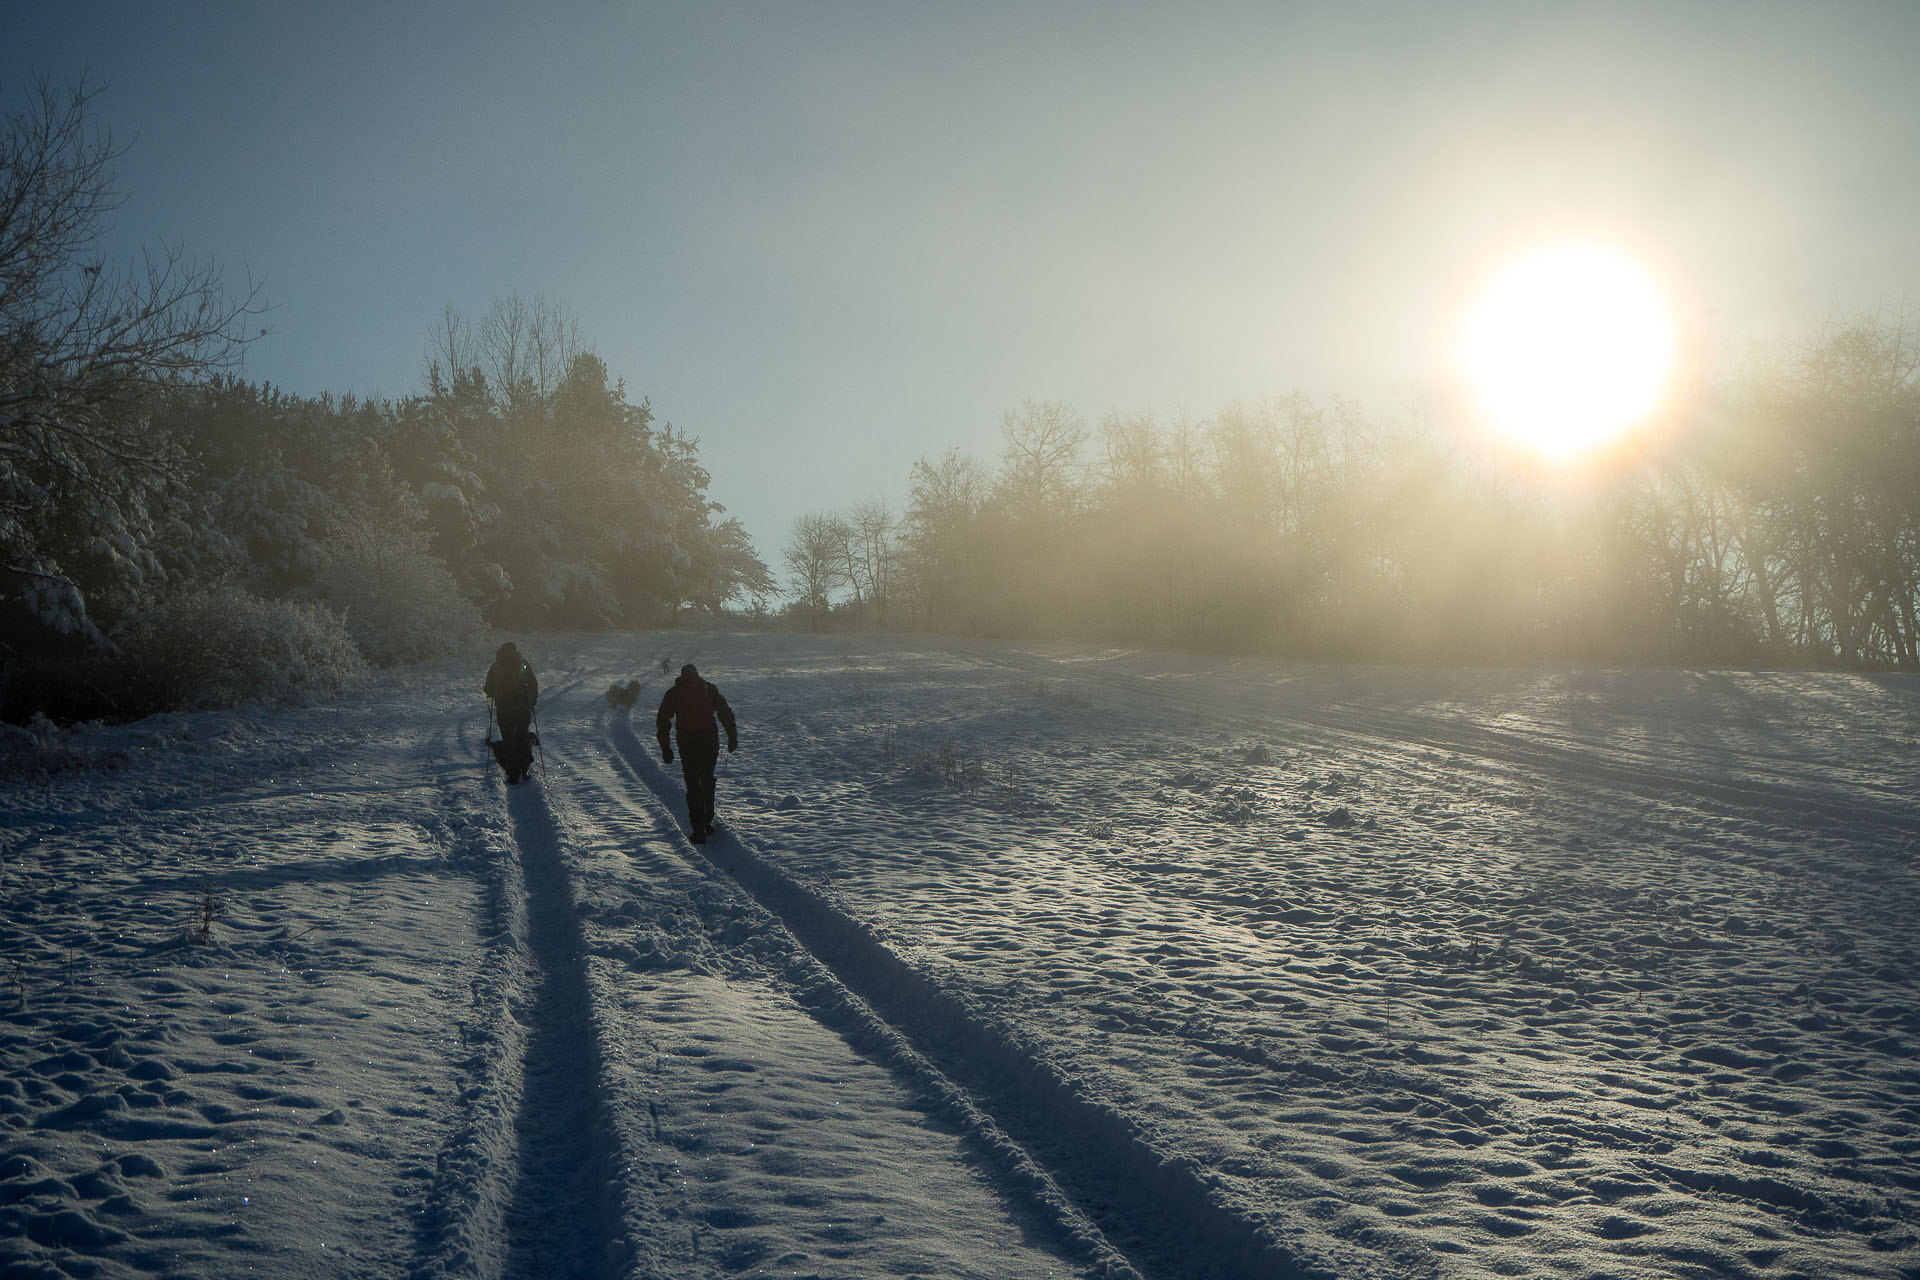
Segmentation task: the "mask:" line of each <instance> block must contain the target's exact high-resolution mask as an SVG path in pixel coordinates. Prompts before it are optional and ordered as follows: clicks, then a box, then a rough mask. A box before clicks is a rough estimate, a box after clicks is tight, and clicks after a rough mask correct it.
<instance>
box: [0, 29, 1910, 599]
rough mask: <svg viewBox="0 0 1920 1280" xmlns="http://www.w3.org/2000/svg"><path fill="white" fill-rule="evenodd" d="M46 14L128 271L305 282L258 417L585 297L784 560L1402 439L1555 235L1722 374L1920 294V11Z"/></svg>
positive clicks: (635, 381) (11, 78)
mask: <svg viewBox="0 0 1920 1280" xmlns="http://www.w3.org/2000/svg"><path fill="white" fill-rule="evenodd" d="M538 8H539V9H540V10H546V9H547V8H548V6H539V7H538ZM9 9H10V12H9V14H8V17H7V19H6V24H5V25H6V27H7V33H6V36H5V38H4V41H0V93H4V96H5V98H6V100H7V103H8V106H9V107H10V108H11V107H15V106H17V105H18V104H19V103H20V101H21V92H22V90H23V89H24V87H25V83H26V80H27V78H28V77H29V76H30V75H32V74H34V73H37V72H45V73H48V74H50V75H52V76H53V77H54V78H56V79H57V80H70V79H72V78H74V77H76V76H77V75H79V74H80V73H81V72H82V70H85V71H86V73H87V74H88V76H89V78H90V80H91V81H92V82H94V83H96V84H98V85H101V86H103V87H104V92H103V93H102V94H101V96H100V98H99V100H98V108H99V113H100V117H101V119H102V120H103V121H104V122H105V123H106V124H108V125H109V126H111V128H112V129H113V131H114V133H115V136H116V139H117V140H118V141H120V142H123V143H128V144H131V150H130V152H129V154H128V155H127V157H126V159H125V160H124V161H123V162H122V164H121V166H120V177H121V183H122V186H123V187H124V188H125V189H126V191H127V192H128V194H129V197H130V198H129V199H128V201H127V203H126V205H125V207H124V208H123V210H122V211H121V212H120V214H119V215H118V217H117V219H116V225H117V228H118V232H119V234H120V235H122V236H123V237H125V238H126V240H127V241H128V242H129V243H131V242H133V241H136V240H146V241H154V240H158V239H162V238H165V239H169V240H171V239H174V238H179V239H182V240H184V241H185V243H186V245H187V248H188V249H189V251H190V252H192V253H195V254H198V255H202V256H206V257H211V258H213V259H215V260H216V261H218V262H219V263H220V264H222V266H223V267H224V269H225V270H226V272H227V273H228V276H229V278H230V279H231V280H235V281H238V280H241V279H244V277H245V275H246V273H247V272H248V271H249V270H251V272H252V273H253V274H254V275H255V276H257V277H264V278H265V281H266V293H267V296H268V298H269V300H270V301H271V302H272V304H273V306H274V311H273V313H272V316H271V320H270V323H271V325H272V326H273V330H274V332H273V333H272V335H271V336H269V337H268V338H266V339H264V340H262V341H261V342H260V343H258V344H257V346H256V347H255V348H254V350H253V352H252V354H251V355H250V357H249V359H248V364H247V368H246V373H247V375H248V376H249V377H251V378H254V379H257V380H266V381H271V382H273V383H275V384H278V385H280V386H282V387H285V388H286V389H288V390H291V391H295V392H300V393H318V392H321V391H335V392H340V391H357V392H361V393H372V394H380V395H388V396H401V395H406V394H409V393H411V392H413V391H416V390H418V389H420V387H421V385H422V380H423V379H422V370H423V352H424V350H425V346H426V340H427V334H428V331H429V329H430V328H431V327H432V326H433V324H434V323H435V322H436V321H437V320H438V319H439V317H440V315H441V312H442V308H443V307H445V306H446V305H448V304H451V305H452V306H453V307H455V308H456V309H457V310H460V311H462V312H464V313H466V314H468V315H470V316H474V317H477V316H479V315H480V314H481V313H483V312H484V311H485V310H486V309H487V307H488V305H489V304H490V303H491V302H492V301H493V300H494V299H495V298H498V297H501V296H504V295H507V294H511V293H515V292H529V293H530V292H533V291H536V290H538V291H543V292H544V293H546V294H547V295H548V296H549V297H550V298H553V299H555V300H557V301H560V302H563V303H565V304H567V305H569V306H570V307H572V308H573V309H574V311H576V312H577V313H578V315H579V317H580V319H581V322H582V326H583V328H584V330H585V332H586V334H587V336H588V337H589V339H590V340H591V342H592V344H593V346H594V348H595V349H596V350H597V351H598V352H599V353H600V354H601V356H602V357H604V358H605V359H606V361H607V363H608V365H609V366H610V367H611V369H612V370H613V371H614V373H615V374H617V375H619V376H622V377H624V378H625V379H626V382H627V386H628V389H629V392H630V394H631V395H632V396H633V398H634V399H636V400H637V399H639V398H640V397H641V396H646V397H649V398H650V399H651V400H652V403H653V406H654V409H655V411H656V412H657V413H658V415H659V416H660V417H661V418H663V419H665V420H668V421H671V422H673V423H674V424H675V425H677V426H679V427H681V428H683V429H685V430H687V431H688V432H690V433H691V434H693V435H695V436H698V437H699V438H700V440H701V442H702V456H703V458H704V459H705V461H706V463H707V465H708V467H709V468H710V469H711V471H712V472H713V475H714V482H713V486H712V494H713V496H714V497H715V498H716V499H717V500H718V501H720V502H722V503H724V504H725V505H726V506H727V507H728V508H729V510H730V511H731V512H733V513H734V514H737V515H739V516H740V517H741V518H742V519H743V520H744V521H745V522H746V524H747V526H748V528H749V530H751V531H752V532H753V534H754V535H755V538H756V541H757V543H758V545H759V549H760V551H761V554H762V555H763V556H764V557H765V558H767V559H768V560H769V561H770V562H773V563H776V566H777V561H778V555H779V550H780V546H781V544H782V543H783V542H784V540H785V536H786V531H787V528H788V526H789V525H790V523H791V522H792V520H793V518H794V517H795V516H797V515H799V514H801V513H803V512H805V511H810V510H834V509H844V508H845V507H847V506H849V505H851V504H852V503H854V502H856V501H859V500H860V499H862V498H866V497H870V496H873V495H875V494H884V495H886V496H887V497H888V498H889V499H890V500H892V501H894V502H895V504H896V506H898V504H899V502H900V500H901V498H902V497H903V495H904V492H905V488H906V483H907V472H908V469H909V467H910V466H911V465H912V463H913V461H914V460H915V459H916V458H918V457H922V456H936V455H938V454H939V453H941V452H943V451H944V450H945V449H946V448H947V447H949V446H951V445H958V446H960V447H962V448H964V449H966V450H967V451H969V452H971V453H974V454H975V455H976V456H978V457H980V458H981V459H982V460H983V461H991V460H992V459H994V458H995V457H996V456H997V454H998V448H999V437H998V423H999V420H1000V416H1001V414H1002V413H1004V412H1006V411H1007V410H1010V409H1016V408H1018V406H1019V405H1020V403H1021V401H1023V400H1026V399H1035V400H1042V399H1051V400H1061V401H1065V402H1067V403H1069V404H1071V405H1073V406H1074V407H1076V408H1077V409H1079V410H1080V411H1081V412H1082V413H1083V414H1084V415H1085V416H1086V417H1087V418H1088V419H1089V420H1090V421H1093V420H1097V419H1098V418H1099V417H1100V416H1101V415H1103V414H1105V413H1107V412H1109V411H1111V410H1116V409H1119V410H1135V409H1142V408H1152V409H1155V410H1158V411H1161V412H1163V413H1168V414H1171V413H1172V412H1175V411H1177V410H1181V409H1184V410H1186V411H1187V412H1188V413H1189V414H1192V415H1202V414H1206V413H1209V412H1211V411H1213V410H1215V409H1217V408H1219V407H1220V406H1221V405H1222V404H1224V403H1226V402H1227V401H1229V400H1232V399H1236V398H1238V399H1242V400H1249V401H1251V400H1257V399H1260V398H1263V397H1267V396H1271V395H1277V394H1282V393H1285V392H1287V391H1289V390H1291V389H1295V388H1298V389H1300V390H1304V391H1308V392H1310V393H1314V394H1317V395H1327V394H1332V393H1341V394H1345V395H1347V396H1349V397H1351V398H1355V399H1358V400H1360V401H1362V402H1363V403H1367V404H1371V405H1375V406H1380V407H1382V408H1383V409H1390V408H1391V407H1392V406H1393V405H1394V404H1395V403H1399V402H1404V400H1405V399H1406V397H1408V396H1410V395H1412V394H1416V393H1419V392H1420V391H1422V390H1423V389H1428V388H1431V387H1432V386H1433V385H1435V383H1436V381H1437V380H1442V379H1444V378H1446V377H1448V376H1449V370H1450V361H1451V352H1452V346H1453V343H1454V335H1455V331H1456V327H1457V325H1458V320H1459V315H1460V312H1461V310H1462V309H1463V308H1464V306H1465V305H1466V302H1467V300H1468V294H1469V291H1470V289H1471V287H1472V285H1473V283H1474V282H1475V281H1476V280H1477V279H1479V278H1481V277H1482V276H1483V275H1484V274H1485V273H1486V272H1487V271H1488V270H1489V269H1490V267H1491V265H1492V264H1493V263H1495V262H1497V261H1498V260H1499V259H1500V256H1501V255H1502V254H1504V253H1509V252H1511V251H1513V250H1516V249H1518V248H1520V247H1522V246H1524V245H1526V244H1529V243H1532V242H1533V241H1535V240H1537V239H1540V238H1544V237H1548V236H1552V235H1557V234H1563V233H1583V234H1592V233H1595V232H1599V233H1603V234H1606V235H1609V236H1612V237H1615V238H1618V239H1619V240H1620V241H1621V242H1622V243H1624V244H1626V245H1628V246H1629V247H1631V248H1632V249H1634V250H1635V251H1636V252H1638V253H1640V254H1642V255H1644V257H1645V259H1646V260H1647V261H1648V262H1649V263H1650V264H1652V265H1653V266H1654V267H1655V269H1656V270H1657V271H1659V272H1660V273H1662V278H1663V280H1664V281H1665V283H1666V286H1667V287H1668V288H1669V289H1670V290H1672V291H1673V292H1674V294H1675V295H1676V296H1677V297H1679V298H1681V299H1682V300H1683V301H1684V304H1685V306H1686V308H1687V311H1688V315H1689V317H1690V323H1693V324H1694V325H1695V326H1696V327H1697V328H1698V330H1699V331H1700V332H1701V333H1702V334H1703V335H1704V336H1705V337H1706V338H1707V339H1708V341H1709V342H1710V343H1712V344H1715V345H1718V346H1721V347H1737V346H1740V345H1743V344H1745V343H1747V342H1749V341H1751V340H1756V339H1759V340H1772V339H1782V338H1793V337H1801V336H1805V335H1807V334H1809V333H1811V332H1812V331H1813V330H1815V329H1816V328H1817V327H1818V326H1819V325H1820V324H1821V323H1822V322H1823V321H1825V320H1827V319H1829V318H1831V317H1833V316H1834V315H1835V314H1837V313H1840V312H1845V311H1849V310H1858V309H1862V308H1873V307H1875V306H1879V305H1882V304H1898V303H1899V302H1900V301H1901V300H1902V299H1903V298H1910V297H1911V296H1913V294H1914V292H1915V291H1916V290H1920V164H1916V159H1920V76H1916V75H1914V74H1913V71H1912V65H1913V60H1914V58H1915V55H1916V54H1920V4H1915V3H1911V2H1903V3H1889V4H1885V5H1848V4H1836V3H1827V2H1821V3H1808V4H1803V5H1774V4H1765V3H1757V2H1754V0H1742V2H1740V3H1726V4H1693V5H1688V4H1677V3H1663V4H1649V5H1644V6H1637V5H1630V4H1608V5H1594V6H1566V7H1564V8H1556V7H1555V6H1550V5H1545V4H1512V5H1491V4H1482V5H1470V4H1454V3H1446V4H1429V3H1408V4H1343V5H1335V4H1331V3H1329V4H1311V5H1298V6H1289V5H1282V4H1277V3H1269V4H1258V5H1248V6H1244V7H1238V6H1236V7H1219V6H1208V5H1203V4H1193V3H1181V4H1178V5H1173V4H1167V5H1132V4H1101V5H1081V4H1044V3H1019V4H1011V5H1004V6H1003V5H978V4H965V3H954V4H935V3H914V4H884V5H883V4H878V3H875V4H859V5H851V4H826V3H778V4H773V3H768V4H726V3H719V4H685V5H668V4H638V3H623V4H613V3H602V4H559V5H555V6H552V7H551V9H552V11H551V12H546V11H540V12H535V11H534V10H535V6H523V5H478V4H451V3H448V4H408V3H393V2H391V0H387V2H382V3H377V4H364V5H361V4H346V3H335V2H332V0H330V2H329V3H327V4H316V5H282V4H272V5H256V4H251V3H234V4H227V5H200V4H188V3H179V2H177V0H176V2H170V3H166V4H157V3H146V2H142V3H124V4H105V3H86V2H84V0H75V2H71V3H58V4H34V5H24V4H23V5H19V6H9Z"/></svg>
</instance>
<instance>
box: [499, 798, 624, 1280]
mask: <svg viewBox="0 0 1920 1280" xmlns="http://www.w3.org/2000/svg"><path fill="white" fill-rule="evenodd" d="M507 807H508V810H509V811H510V812H511V814H512V816H513V832H514V844H515V847H516V848H517V849H518V851H519V854H520V865H521V868H522V870H523V871H524V873H525V876H526V903H527V945H528V949H529V951H530V953H531V954H530V955H529V957H528V961H529V964H530V966H531V968H532V970H533V973H532V975H531V976H530V981H529V984H528V985H529V987H530V988H531V990H530V991H529V992H528V993H527V994H526V995H524V996H523V997H522V1001H523V1003H522V1005H521V1007H520V1008H517V1009H516V1010H515V1016H516V1017H517V1018H518V1019H519V1020H520V1021H521V1022H522V1023H524V1024H525V1026H526V1027H527V1035H528V1042H527V1046H526V1050H525V1058H524V1070H525V1080H524V1083H523V1085H522V1089H521V1096H520V1109H519V1114H518V1116H517V1117H516V1119H515V1122H514V1128H515V1131H516V1135H517V1143H518V1153H519V1180H518V1184H517V1185H516V1186H515V1188H514V1194H513V1200H512V1202H511V1203H510V1204H509V1205H508V1207H507V1213H506V1223H505V1229H506V1233H507V1238H508V1240H509V1241H510V1242H511V1253H510V1256H509V1258H508V1265H507V1269H506V1276H507V1277H508V1280H521V1278H524V1280H537V1278H540V1277H553V1278H554V1280H566V1278H569V1277H593V1276H605V1275H619V1274H622V1273H623V1272H624V1271H625V1270H626V1269H627V1260H628V1255H629V1254H630V1252H631V1249H630V1246H629V1245H628V1243H627V1241H626V1240H625V1239H624V1233H623V1231H622V1228H621V1224H620V1206H619V1202H618V1199H617V1196H616V1193H615V1185H616V1184H615V1182H614V1179H613V1177H612V1176H611V1175H612V1170H613V1168H614V1167H615V1153H614V1151H613V1150H612V1147H613V1135H612V1131H611V1127H610V1124H609V1121H608V1119H607V1117H606V1114H605V1108H604V1104H603V1099H602V1092H601V1090H602V1087H603V1086H602V1082H601V1078H600V1073H601V1061H600V1052H599V1047H598V1045H596V1044H595V1042H594V1036H593V1018H592V1010H591V1007H590V1002H589V999H588V995H587V982H586V954H585V945H584V943H583V941H582V939H581V936H580V923H579V919H578V917H577V916H576V914H575V912H574V906H573V893H572V889H571V887H570V885H569V884H568V879H567V870H566V866H565V863H564V861H563V855H562V851H561V839H560V834H559V832H558V831H557V830H556V828H555V827H554V824H553V820H552V818H551V817H550V816H549V815H548V813H547V812H546V809H545V805H544V803H543V799H542V797H541V795H540V793H539V791H538V790H537V789H536V788H535V787H533V786H529V785H521V786H519V787H516V788H514V789H513V790H512V791H511V792H510V793H509V794H508V797H507Z"/></svg>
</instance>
